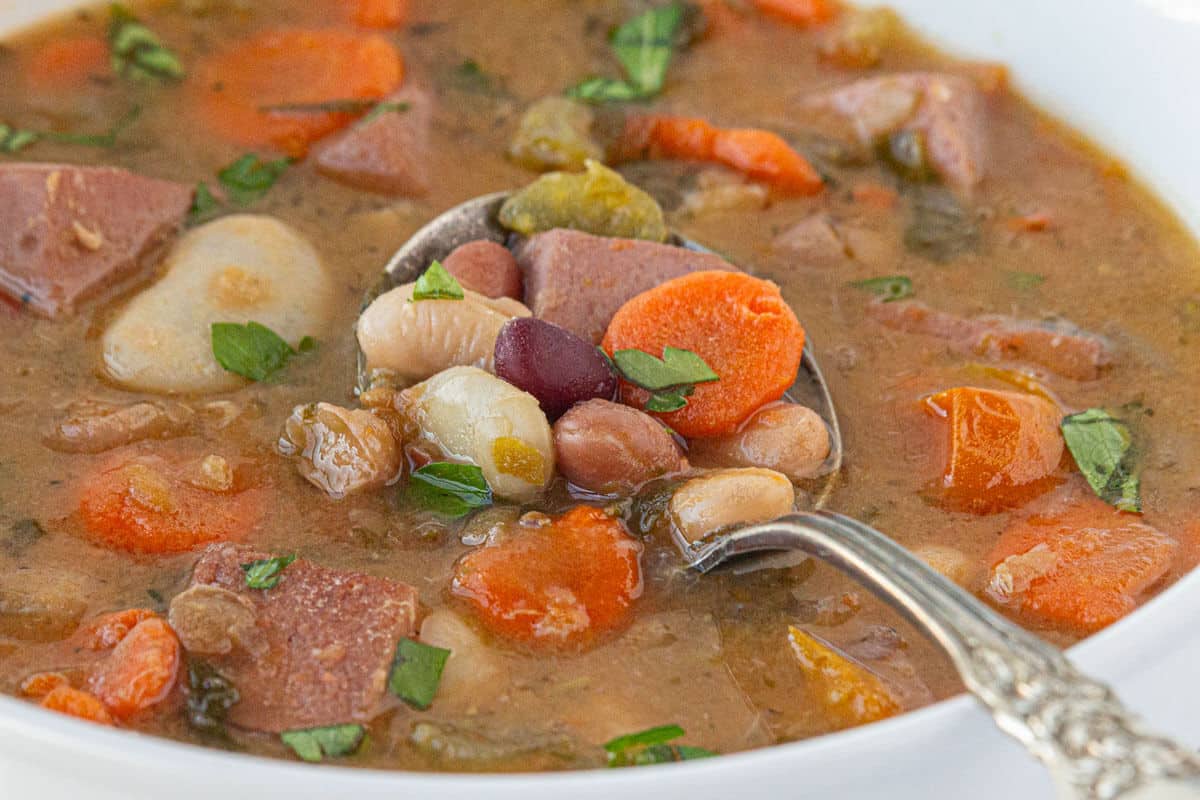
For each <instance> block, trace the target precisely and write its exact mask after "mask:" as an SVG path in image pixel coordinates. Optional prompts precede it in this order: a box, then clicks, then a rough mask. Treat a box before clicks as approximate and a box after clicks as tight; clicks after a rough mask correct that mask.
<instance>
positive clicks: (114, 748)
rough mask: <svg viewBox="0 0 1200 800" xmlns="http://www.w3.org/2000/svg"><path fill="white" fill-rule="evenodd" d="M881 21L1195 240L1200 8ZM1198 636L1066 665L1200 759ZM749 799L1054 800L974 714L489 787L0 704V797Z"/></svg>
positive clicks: (1178, 620) (477, 780)
mask: <svg viewBox="0 0 1200 800" xmlns="http://www.w3.org/2000/svg"><path fill="white" fill-rule="evenodd" d="M73 5H76V3H75V2H73V1H72V0H0V32H2V31H5V30H13V29H15V28H18V27H20V26H21V25H24V24H27V23H28V22H30V21H33V20H36V19H38V18H41V17H43V16H45V15H47V14H50V13H52V12H54V11H55V10H59V9H64V8H68V7H70V6H73ZM891 5H893V6H894V7H896V8H897V10H899V11H900V12H901V13H903V14H904V15H905V16H906V18H907V19H908V20H909V21H910V22H911V23H912V24H913V25H914V26H915V27H917V28H918V29H920V30H922V31H923V32H925V33H926V34H927V35H928V36H930V37H932V38H933V40H934V41H936V42H938V43H939V44H941V45H942V46H943V47H945V48H947V49H949V50H951V51H954V52H956V53H959V54H961V55H965V56H969V57H975V58H986V59H996V60H1000V61H1003V62H1005V63H1007V64H1009V65H1011V66H1012V68H1013V74H1014V77H1015V78H1016V82H1017V85H1018V86H1019V87H1020V88H1021V89H1022V90H1023V91H1025V92H1026V93H1028V94H1029V95H1030V96H1031V97H1033V98H1034V99H1035V100H1036V101H1038V102H1040V103H1042V104H1043V105H1045V106H1046V107H1048V108H1049V109H1051V110H1052V111H1054V112H1055V113H1057V114H1059V115H1060V116H1062V117H1064V118H1065V119H1067V120H1068V121H1069V122H1071V123H1073V124H1075V125H1076V126H1078V127H1079V128H1081V129H1082V130H1083V131H1085V132H1086V133H1087V134H1089V135H1090V136H1091V137H1093V138H1094V139H1096V140H1097V141H1098V142H1100V143H1101V144H1102V145H1104V146H1105V147H1107V148H1109V149H1110V150H1111V151H1112V152H1114V153H1116V154H1117V155H1119V156H1121V157H1122V158H1124V159H1125V160H1126V161H1127V162H1128V163H1129V165H1130V166H1131V167H1132V168H1133V170H1134V171H1135V172H1136V173H1137V174H1139V175H1140V176H1141V177H1142V178H1143V179H1144V180H1146V181H1147V182H1148V183H1149V184H1150V185H1152V186H1153V187H1154V188H1155V190H1156V191H1158V192H1159V193H1160V194H1161V195H1162V196H1163V197H1164V198H1166V200H1167V201H1168V202H1169V203H1170V204H1171V205H1172V206H1173V207H1174V209H1175V210H1176V212H1177V213H1179V215H1180V216H1181V217H1182V218H1183V219H1184V220H1185V221H1186V222H1187V223H1188V225H1189V226H1190V227H1191V228H1192V230H1193V231H1195V232H1197V233H1198V234H1200V152H1198V148H1197V144H1196V142H1197V139H1200V103H1197V102H1196V99H1195V98H1196V81H1197V79H1198V78H1200V0H973V1H972V2H956V3H951V2H947V0H892V2H891ZM484 7H485V6H482V5H481V8H484ZM493 8H494V7H493ZM2 116H3V113H2V111H0V117H2ZM1197 267H1198V268H1200V265H1197ZM1167 299H1169V298H1164V300H1167ZM1198 619H1200V573H1197V574H1193V575H1192V576H1191V577H1189V578H1187V579H1185V580H1184V581H1182V582H1180V583H1179V584H1177V585H1176V586H1174V587H1173V588H1172V589H1171V590H1170V591H1168V592H1166V593H1164V594H1163V595H1162V596H1161V597H1159V598H1157V599H1156V600H1154V601H1153V602H1152V603H1150V604H1149V605H1148V606H1147V607H1146V608H1144V609H1143V610H1141V611H1139V612H1138V613H1136V614H1134V615H1133V616H1132V617H1130V618H1129V619H1127V620H1125V621H1123V622H1121V623H1118V624H1117V625H1114V626H1113V627H1111V628H1109V629H1108V630H1106V631H1104V632H1103V633H1101V634H1099V635H1097V636H1095V637H1093V638H1091V639H1089V640H1088V641H1087V642H1085V643H1083V644H1081V645H1079V646H1078V647H1076V648H1074V649H1073V650H1072V651H1071V656H1072V657H1073V658H1074V659H1075V661H1076V662H1077V663H1078V664H1079V665H1080V666H1082V667H1083V668H1084V669H1086V670H1088V671H1090V672H1091V673H1092V674H1094V675H1096V676H1098V677H1101V678H1104V679H1106V680H1108V681H1110V682H1111V683H1112V684H1113V685H1114V686H1115V687H1116V688H1117V689H1118V691H1119V692H1120V694H1121V695H1122V697H1123V698H1124V699H1125V700H1126V701H1127V702H1129V703H1130V704H1131V705H1132V706H1134V707H1136V708H1138V709H1140V710H1141V711H1142V712H1143V714H1144V715H1145V716H1146V717H1147V718H1148V719H1149V720H1150V721H1151V722H1152V723H1153V724H1154V726H1156V727H1158V728H1159V729H1161V730H1163V731H1164V732H1167V733H1171V734H1174V735H1175V736H1178V737H1179V738H1181V739H1182V740H1184V741H1186V742H1188V743H1190V744H1191V745H1194V746H1195V745H1200V692H1197V691H1196V689H1195V670H1196V665H1197V664H1200V634H1198V633H1197V625H1196V622H1195V621H1196V620H1198ZM747 795H749V796H758V797H809V798H838V800H865V799H866V798H876V797H884V796H886V797H888V798H889V799H890V800H929V799H930V798H953V799H954V800H959V799H960V798H968V797H969V798H971V800H1011V799H1012V798H1014V797H1017V798H1023V799H1024V798H1029V800H1033V798H1043V797H1045V798H1048V797H1051V796H1052V792H1051V788H1050V783H1049V779H1048V778H1047V777H1046V775H1045V774H1044V773H1043V771H1042V769H1041V767H1040V766H1038V765H1037V764H1036V763H1035V762H1033V761H1032V760H1031V759H1030V758H1029V757H1028V756H1026V755H1025V754H1024V752H1023V751H1022V750H1021V749H1020V748H1019V747H1018V746H1017V745H1016V744H1015V743H1013V742H1012V741H1010V740H1009V739H1007V738H1006V737H1005V736H1004V735H1002V734H1000V733H999V732H997V731H996V730H995V728H994V727H993V726H992V723H991V721H990V719H989V718H988V716H987V715H986V714H985V713H984V712H983V711H982V710H981V709H980V708H979V707H978V706H976V705H975V703H974V702H973V701H972V700H971V699H970V698H957V699H954V700H949V701H946V702H942V703H938V704H937V705H935V706H932V707H930V708H926V709H923V710H921V711H917V712H914V713H912V714H906V715H904V716H901V717H897V718H894V719H891V720H887V721H885V722H881V723H877V724H874V725H869V726H866V727H864V728H860V729H857V730H853V731H849V732H845V733H839V734H836V735H831V736H825V737H822V738H819V739H814V740H809V741H806V742H798V743H795V744H789V745H782V746H779V747H772V748H768V749H764V750H759V751H756V752H751V753H744V754H741V755H732V756H725V757H722V758H718V759H713V760H710V761H701V762H693V763H690V764H678V765H670V766H665V767H660V768H655V769H636V770H612V771H604V772H581V773H570V774H554V775H548V774H547V775H516V776H496V777H490V776H460V775H425V774H406V773H385V772H372V771H362V770H350V769H345V768H338V767H329V766H325V767H310V766H307V765H303V764H293V763H287V762H281V761H271V760H266V759H259V758H252V757H248V756H242V755H236V754H227V753H223V752H218V751H215V750H206V749H203V748H199V747H191V746H186V745H181V744H175V743H172V742H168V741H165V740H161V739H155V738H151V737H147V736H141V735H138V734H133V733H128V732H116V731H111V730H106V729H103V728H99V727H97V726H94V725H90V724H88V723H83V722H77V721H75V720H72V719H70V718H68V717H65V716H61V715H58V714H51V713H47V712H43V711H41V710H39V709H37V708H36V707H34V706H33V705H31V704H29V703H25V702H21V701H18V700H14V699H12V698H8V697H0V798H17V797H31V798H38V800H68V798H69V799H70V800H110V799H111V800H152V799H153V800H157V799H158V798H163V797H170V798H173V799H174V800H211V798H213V797H222V796H224V797H233V798H238V799H239V800H240V798H255V800H300V799H301V798H313V800H318V799H319V800H328V798H331V797H337V798H340V797H352V798H355V800H374V798H379V799H380V800H384V799H385V798H386V800H395V799H396V798H411V797H431V798H434V797H436V798H438V800H460V799H465V798H471V800H476V799H477V798H479V797H486V798H489V800H493V799H494V800H502V799H507V798H512V799H513V800H540V799H541V798H545V799H546V800H562V798H572V799H573V800H575V799H578V800H585V799H586V798H597V800H599V799H600V798H604V799H605V800H609V798H612V797H614V796H615V797H621V798H622V800H635V799H636V798H645V799H646V800H664V798H668V799H669V798H677V797H687V798H689V800H702V799H703V798H714V799H716V798H720V800H728V798H730V797H739V796H747Z"/></svg>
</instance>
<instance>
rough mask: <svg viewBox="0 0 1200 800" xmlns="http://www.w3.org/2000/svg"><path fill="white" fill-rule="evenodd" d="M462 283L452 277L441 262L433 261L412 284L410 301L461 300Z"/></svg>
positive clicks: (462, 295)
mask: <svg viewBox="0 0 1200 800" xmlns="http://www.w3.org/2000/svg"><path fill="white" fill-rule="evenodd" d="M464 296H465V295H464V294H463V288H462V285H461V284H460V283H459V282H458V281H457V280H455V279H454V276H453V275H451V274H450V273H449V272H448V271H447V270H446V268H445V267H443V266H442V262H440V261H434V262H433V263H432V264H430V265H429V269H427V270H425V271H424V272H422V273H421V277H419V278H417V282H416V283H415V284H413V294H412V302H414V303H415V302H418V301H420V300H462V299H463V297H464Z"/></svg>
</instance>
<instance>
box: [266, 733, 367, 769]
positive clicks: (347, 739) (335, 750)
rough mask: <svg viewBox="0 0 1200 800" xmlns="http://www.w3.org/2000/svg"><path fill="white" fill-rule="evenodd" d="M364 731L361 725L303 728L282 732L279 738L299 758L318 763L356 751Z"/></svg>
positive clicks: (364, 734)
mask: <svg viewBox="0 0 1200 800" xmlns="http://www.w3.org/2000/svg"><path fill="white" fill-rule="evenodd" d="M364 736H366V730H365V729H364V728H363V726H362V725H327V726H325V727H322V728H305V729H303V730H298V731H284V732H283V733H281V734H279V738H280V739H281V740H282V741H283V743H284V744H286V745H287V746H288V747H290V748H292V751H293V752H295V754H296V755H298V756H300V758H302V759H304V760H305V761H309V762H314V763H315V762H318V761H321V760H322V759H324V758H337V757H338V756H346V755H350V754H352V753H354V752H355V751H356V750H358V747H359V745H361V744H362V740H363V737H364Z"/></svg>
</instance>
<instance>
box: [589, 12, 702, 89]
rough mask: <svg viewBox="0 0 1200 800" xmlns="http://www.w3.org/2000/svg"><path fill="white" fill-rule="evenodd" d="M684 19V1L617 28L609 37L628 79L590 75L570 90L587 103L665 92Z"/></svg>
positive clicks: (642, 14) (643, 15)
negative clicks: (669, 67) (668, 69)
mask: <svg viewBox="0 0 1200 800" xmlns="http://www.w3.org/2000/svg"><path fill="white" fill-rule="evenodd" d="M683 18H684V6H683V4H682V3H672V4H670V5H666V6H658V7H657V8H651V9H649V10H647V11H645V12H643V13H641V14H638V15H637V16H636V17H634V18H633V19H631V20H629V21H628V22H626V23H625V24H624V25H621V26H620V27H619V28H617V29H616V30H615V31H614V32H613V35H612V38H611V39H610V40H609V43H610V44H611V46H612V49H613V54H614V55H615V56H616V57H617V61H619V62H620V64H621V67H622V68H623V69H624V71H625V75H626V79H625V80H617V79H615V78H597V77H593V78H588V79H587V80H585V81H583V82H581V83H578V84H576V85H575V86H573V87H572V88H570V89H568V90H567V94H568V95H569V96H571V97H574V98H576V99H577V100H583V101H584V102H587V103H618V102H626V101H630V100H645V99H648V98H651V97H654V96H655V95H657V94H658V93H659V92H661V91H662V88H663V84H664V83H665V82H666V78H667V67H668V66H670V64H671V59H672V58H673V57H674V55H675V47H676V35H677V33H678V32H679V27H680V24H681V23H682V22H683Z"/></svg>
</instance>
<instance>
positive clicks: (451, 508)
mask: <svg viewBox="0 0 1200 800" xmlns="http://www.w3.org/2000/svg"><path fill="white" fill-rule="evenodd" d="M408 494H409V497H410V498H411V499H413V500H414V501H416V502H417V503H418V504H419V505H420V506H422V507H424V508H426V509H428V510H430V511H433V512H435V513H438V514H442V515H444V516H447V517H463V516H466V515H467V514H469V513H470V512H472V511H474V510H475V509H477V508H483V507H485V506H489V505H491V504H492V490H491V488H490V487H489V486H488V484H487V480H486V479H485V478H484V477H483V470H482V469H480V468H479V467H477V466H475V465H474V464H455V463H452V462H449V461H435V462H434V463H432V464H426V465H425V466H423V467H421V468H420V469H415V470H413V473H412V476H411V478H410V479H409V484H408Z"/></svg>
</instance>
